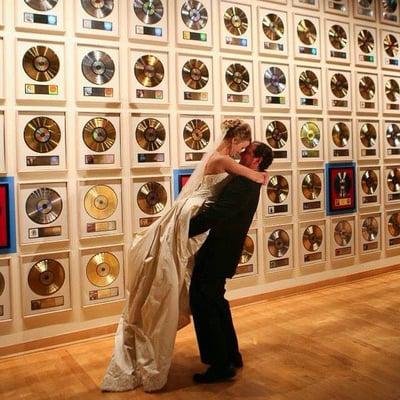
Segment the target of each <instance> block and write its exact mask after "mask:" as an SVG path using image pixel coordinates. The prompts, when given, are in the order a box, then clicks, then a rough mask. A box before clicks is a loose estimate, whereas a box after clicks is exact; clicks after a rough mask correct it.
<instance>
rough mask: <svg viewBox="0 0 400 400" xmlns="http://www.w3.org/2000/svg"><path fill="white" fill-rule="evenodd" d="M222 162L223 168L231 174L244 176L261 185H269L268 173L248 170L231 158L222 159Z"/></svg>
mask: <svg viewBox="0 0 400 400" xmlns="http://www.w3.org/2000/svg"><path fill="white" fill-rule="evenodd" d="M220 162H221V166H222V168H223V169H224V170H225V171H226V172H228V173H229V174H232V175H240V176H244V177H245V178H248V179H250V180H252V181H254V182H257V183H261V184H265V183H267V179H268V174H267V173H266V172H259V171H255V170H253V169H250V168H247V167H245V166H244V165H242V164H239V163H237V162H236V161H234V160H233V159H232V158H230V157H221V159H220Z"/></svg>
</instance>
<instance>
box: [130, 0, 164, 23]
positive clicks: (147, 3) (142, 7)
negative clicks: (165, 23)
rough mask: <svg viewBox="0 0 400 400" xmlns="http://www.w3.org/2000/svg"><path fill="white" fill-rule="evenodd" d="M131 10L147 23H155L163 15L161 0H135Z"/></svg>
mask: <svg viewBox="0 0 400 400" xmlns="http://www.w3.org/2000/svg"><path fill="white" fill-rule="evenodd" d="M133 10H134V11H135V14H136V16H137V17H138V18H139V19H140V20H141V21H142V22H143V23H144V24H148V25H153V24H156V23H157V22H159V21H160V20H161V18H162V17H163V15H164V6H163V4H162V2H161V0H135V1H134V3H133Z"/></svg>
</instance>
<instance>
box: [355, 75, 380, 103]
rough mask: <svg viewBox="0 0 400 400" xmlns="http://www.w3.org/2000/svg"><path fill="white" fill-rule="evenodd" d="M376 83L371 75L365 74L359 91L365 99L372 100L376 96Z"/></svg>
mask: <svg viewBox="0 0 400 400" xmlns="http://www.w3.org/2000/svg"><path fill="white" fill-rule="evenodd" d="M375 90H376V88H375V83H374V81H373V80H372V79H371V78H370V77H369V76H363V77H362V78H361V80H360V82H359V83H358V91H359V92H360V94H361V96H362V97H363V99H365V100H371V99H372V98H373V97H374V96H375Z"/></svg>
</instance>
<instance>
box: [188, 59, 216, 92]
mask: <svg viewBox="0 0 400 400" xmlns="http://www.w3.org/2000/svg"><path fill="white" fill-rule="evenodd" d="M182 78H183V81H184V82H185V84H186V86H188V87H189V88H190V89H193V90H199V89H202V88H203V87H204V86H206V85H207V82H208V79H209V72H208V68H207V66H206V65H205V64H204V63H203V62H202V61H201V60H198V59H196V58H192V59H190V60H189V61H186V62H185V65H184V66H183V67H182Z"/></svg>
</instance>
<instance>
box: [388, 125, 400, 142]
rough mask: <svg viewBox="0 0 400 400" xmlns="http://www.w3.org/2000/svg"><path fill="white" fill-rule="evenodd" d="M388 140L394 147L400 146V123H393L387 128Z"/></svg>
mask: <svg viewBox="0 0 400 400" xmlns="http://www.w3.org/2000/svg"><path fill="white" fill-rule="evenodd" d="M386 140H387V141H388V143H389V144H390V145H391V146H392V147H400V128H399V125H397V124H394V123H391V124H389V125H388V127H387V128H386Z"/></svg>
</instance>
